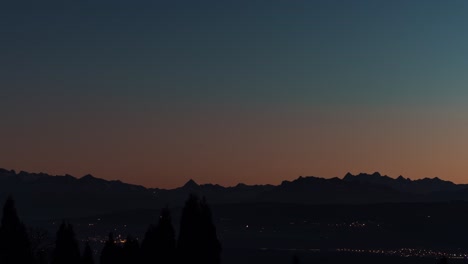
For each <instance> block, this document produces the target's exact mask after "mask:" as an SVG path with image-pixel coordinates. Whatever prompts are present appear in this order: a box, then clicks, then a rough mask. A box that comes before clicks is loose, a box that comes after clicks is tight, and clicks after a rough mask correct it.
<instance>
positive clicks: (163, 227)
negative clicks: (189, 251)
mask: <svg viewBox="0 0 468 264" xmlns="http://www.w3.org/2000/svg"><path fill="white" fill-rule="evenodd" d="M175 249H176V239H175V231H174V227H173V225H172V220H171V214H170V211H169V209H168V208H167V207H166V208H164V209H163V210H162V211H161V214H160V216H159V222H158V224H157V225H156V226H155V225H151V226H150V227H149V228H148V230H147V231H146V233H145V237H144V239H143V242H142V244H141V251H142V261H143V263H148V264H149V263H161V264H168V263H174V258H175Z"/></svg>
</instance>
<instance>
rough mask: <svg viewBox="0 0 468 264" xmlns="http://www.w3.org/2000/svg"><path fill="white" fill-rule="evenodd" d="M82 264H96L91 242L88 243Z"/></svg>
mask: <svg viewBox="0 0 468 264" xmlns="http://www.w3.org/2000/svg"><path fill="white" fill-rule="evenodd" d="M81 264H94V254H93V250H92V249H91V246H90V245H89V242H86V245H85V248H84V251H83V256H82V257H81Z"/></svg>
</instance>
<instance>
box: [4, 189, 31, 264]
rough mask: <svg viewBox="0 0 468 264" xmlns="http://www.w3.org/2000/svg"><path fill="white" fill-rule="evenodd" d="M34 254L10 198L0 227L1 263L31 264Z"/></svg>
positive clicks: (5, 206)
mask: <svg viewBox="0 0 468 264" xmlns="http://www.w3.org/2000/svg"><path fill="white" fill-rule="evenodd" d="M32 262H33V254H32V249H31V243H30V240H29V236H28V233H27V231H26V228H25V226H24V224H23V223H22V222H21V221H20V219H19V217H18V214H17V212H16V207H15V202H14V200H13V198H12V197H11V196H10V197H8V199H7V200H6V202H5V205H4V207H3V216H2V222H1V226H0V263H2V264H16V263H22V264H23V263H24V264H29V263H32Z"/></svg>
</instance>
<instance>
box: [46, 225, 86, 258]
mask: <svg viewBox="0 0 468 264" xmlns="http://www.w3.org/2000/svg"><path fill="white" fill-rule="evenodd" d="M80 260H81V256H80V249H79V247H78V241H77V240H76V238H75V232H74V231H73V226H72V225H71V224H69V223H65V221H64V222H62V224H61V225H60V228H59V230H58V231H57V239H56V242H55V250H54V254H53V258H52V264H79V263H80Z"/></svg>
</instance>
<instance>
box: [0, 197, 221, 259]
mask: <svg viewBox="0 0 468 264" xmlns="http://www.w3.org/2000/svg"><path fill="white" fill-rule="evenodd" d="M30 235H31V234H28V232H27V230H26V227H25V225H24V224H23V223H22V222H21V221H20V219H19V217H18V214H17V212H16V208H15V204H14V201H13V199H12V198H11V197H9V198H8V199H7V201H6V202H5V205H4V208H3V216H2V222H1V226H0V264H36V263H39V264H94V263H101V264H127V263H141V264H155V263H157V264H188V263H205V264H219V263H220V262H221V244H220V242H219V240H218V238H217V235H216V227H215V225H214V223H213V220H212V215H211V210H210V208H209V206H208V204H207V202H206V200H205V199H204V198H203V199H199V198H198V196H196V195H190V197H189V198H188V200H187V202H186V203H185V206H184V208H183V211H182V216H181V223H180V232H179V236H178V238H177V239H176V234H175V230H174V227H173V225H172V219H171V214H170V211H169V209H168V208H164V209H163V210H161V214H160V216H159V221H158V223H157V224H152V225H150V226H149V228H148V230H147V231H146V233H145V235H144V238H143V240H142V242H141V245H140V243H139V241H138V240H137V239H135V238H133V237H132V236H128V237H127V239H126V240H125V242H124V243H123V244H121V243H118V242H117V241H116V240H115V239H114V237H113V234H112V233H110V234H109V237H108V239H107V241H106V243H105V245H104V247H103V249H102V251H101V252H100V256H99V257H98V259H99V261H96V260H95V259H97V258H95V256H94V255H95V254H94V253H93V249H92V248H91V246H90V244H89V243H86V244H85V247H84V249H83V251H82V252H81V251H80V247H79V243H78V240H77V239H76V235H75V232H74V231H73V226H72V225H71V224H70V223H67V222H65V221H64V222H63V223H62V224H61V225H60V227H59V229H58V231H57V234H56V240H55V245H54V249H53V252H52V254H51V256H50V257H47V254H46V252H43V250H35V249H34V248H35V247H33V246H32V244H31V239H32V237H31V236H30ZM36 251H37V252H36Z"/></svg>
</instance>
